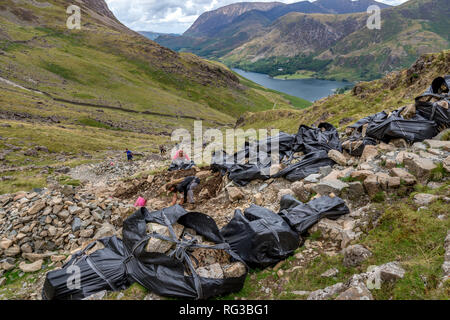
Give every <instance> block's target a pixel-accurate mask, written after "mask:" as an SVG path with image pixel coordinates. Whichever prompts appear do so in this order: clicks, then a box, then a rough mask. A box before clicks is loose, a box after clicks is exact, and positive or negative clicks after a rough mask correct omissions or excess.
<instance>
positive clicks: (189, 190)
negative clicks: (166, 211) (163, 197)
mask: <svg viewBox="0 0 450 320" xmlns="http://www.w3.org/2000/svg"><path fill="white" fill-rule="evenodd" d="M199 183H200V179H199V178H197V177H195V176H190V177H186V178H184V180H183V181H182V182H180V183H179V184H177V185H172V186H170V187H169V188H168V191H170V192H173V193H174V194H173V197H172V203H171V205H172V206H174V205H175V204H176V203H177V199H178V193H183V198H182V199H181V200H180V205H183V204H184V203H186V201H189V203H190V204H194V203H195V201H194V190H195V188H196V187H197V186H198V185H199Z"/></svg>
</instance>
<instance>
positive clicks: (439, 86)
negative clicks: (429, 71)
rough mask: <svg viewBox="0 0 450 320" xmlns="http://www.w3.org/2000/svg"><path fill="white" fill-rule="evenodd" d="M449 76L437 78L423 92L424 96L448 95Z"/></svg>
mask: <svg viewBox="0 0 450 320" xmlns="http://www.w3.org/2000/svg"><path fill="white" fill-rule="evenodd" d="M449 88H450V75H447V76H445V77H437V78H435V79H434V80H433V82H432V83H431V86H430V87H429V88H428V90H427V91H425V93H424V95H426V94H439V95H442V94H448V93H449V92H450V89H449Z"/></svg>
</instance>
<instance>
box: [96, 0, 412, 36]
mask: <svg viewBox="0 0 450 320" xmlns="http://www.w3.org/2000/svg"><path fill="white" fill-rule="evenodd" d="M105 1H106V3H107V4H108V6H109V8H110V9H111V11H112V12H113V13H114V15H115V16H116V17H117V18H118V19H119V20H120V21H121V22H122V23H124V24H125V25H126V26H128V27H129V28H131V29H133V30H136V31H141V30H142V31H155V32H166V33H183V32H184V31H186V30H187V29H188V28H189V27H190V26H191V25H192V24H193V23H194V21H195V20H196V19H197V18H198V16H199V15H201V14H202V13H203V12H205V11H210V10H214V9H217V8H220V7H223V6H226V5H228V4H231V3H235V2H239V1H244V0H105ZM245 1H247V2H272V1H275V0H245ZM298 1H300V0H284V1H283V0H282V1H280V2H284V3H293V2H298ZM378 1H379V2H384V3H387V4H390V5H398V4H401V3H403V2H406V1H407V0H378Z"/></svg>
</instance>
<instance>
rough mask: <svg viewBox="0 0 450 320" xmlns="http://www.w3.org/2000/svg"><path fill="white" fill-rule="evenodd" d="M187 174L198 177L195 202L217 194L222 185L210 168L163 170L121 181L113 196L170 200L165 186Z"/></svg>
mask: <svg viewBox="0 0 450 320" xmlns="http://www.w3.org/2000/svg"><path fill="white" fill-rule="evenodd" d="M188 176H197V177H199V178H200V184H199V186H198V187H197V188H196V190H195V191H194V194H195V198H196V202H197V203H202V202H204V201H207V200H209V199H211V198H214V197H216V196H217V194H218V191H219V190H220V188H221V186H222V176H221V175H220V174H219V173H218V172H216V173H213V172H212V171H210V168H209V167H207V168H203V169H202V170H200V169H198V168H192V169H189V170H178V171H165V172H162V173H158V174H155V175H149V176H147V177H142V178H137V179H132V180H128V181H124V182H122V183H121V184H120V185H118V186H117V188H116V190H115V192H114V194H113V196H114V197H116V198H119V199H124V200H125V199H127V200H129V199H135V198H137V197H143V198H145V199H147V200H152V199H156V198H158V199H159V200H163V201H164V200H166V201H167V202H168V201H170V199H169V197H168V196H167V193H166V186H167V185H169V184H175V183H179V182H181V181H182V180H183V178H185V177H188Z"/></svg>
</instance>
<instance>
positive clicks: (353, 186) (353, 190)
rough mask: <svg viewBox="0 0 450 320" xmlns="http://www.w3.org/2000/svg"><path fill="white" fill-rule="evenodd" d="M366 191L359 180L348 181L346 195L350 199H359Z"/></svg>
mask: <svg viewBox="0 0 450 320" xmlns="http://www.w3.org/2000/svg"><path fill="white" fill-rule="evenodd" d="M365 194H366V192H365V190H364V186H363V185H362V183H361V182H359V181H355V182H349V183H348V197H349V198H350V199H352V200H359V199H361V197H363V196H365Z"/></svg>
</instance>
